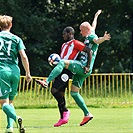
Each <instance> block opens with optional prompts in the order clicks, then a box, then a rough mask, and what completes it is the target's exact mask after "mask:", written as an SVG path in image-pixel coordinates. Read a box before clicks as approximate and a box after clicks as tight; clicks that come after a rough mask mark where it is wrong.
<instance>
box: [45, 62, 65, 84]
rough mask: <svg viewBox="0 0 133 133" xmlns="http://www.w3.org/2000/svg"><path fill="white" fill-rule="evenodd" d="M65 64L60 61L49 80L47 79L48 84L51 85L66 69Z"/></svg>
mask: <svg viewBox="0 0 133 133" xmlns="http://www.w3.org/2000/svg"><path fill="white" fill-rule="evenodd" d="M64 67H65V63H64V61H63V60H62V61H60V62H59V63H58V64H57V66H55V68H54V69H53V70H52V71H51V73H50V74H49V76H48V78H47V79H46V82H47V83H48V84H49V82H51V81H52V80H53V79H55V78H56V77H57V76H58V75H59V74H60V73H61V72H62V71H63V69H64Z"/></svg>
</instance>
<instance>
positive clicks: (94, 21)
mask: <svg viewBox="0 0 133 133" xmlns="http://www.w3.org/2000/svg"><path fill="white" fill-rule="evenodd" d="M101 12H102V10H98V11H97V12H96V14H95V16H94V20H93V22H92V28H93V30H95V29H96V26H97V18H98V16H99V15H100V14H101Z"/></svg>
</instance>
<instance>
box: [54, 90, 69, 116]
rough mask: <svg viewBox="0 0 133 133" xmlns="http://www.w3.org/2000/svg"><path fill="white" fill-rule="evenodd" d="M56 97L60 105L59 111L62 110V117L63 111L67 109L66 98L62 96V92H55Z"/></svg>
mask: <svg viewBox="0 0 133 133" xmlns="http://www.w3.org/2000/svg"><path fill="white" fill-rule="evenodd" d="M52 95H53V96H54V97H55V99H56V100H57V102H58V107H59V111H60V117H61V118H63V112H64V111H67V108H66V106H65V102H64V101H65V98H64V97H62V95H61V94H60V92H59V91H58V92H55V93H54V94H52Z"/></svg>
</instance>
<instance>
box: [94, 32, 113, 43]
mask: <svg viewBox="0 0 133 133" xmlns="http://www.w3.org/2000/svg"><path fill="white" fill-rule="evenodd" d="M110 39H111V35H110V33H107V31H105V33H104V36H103V37H99V38H95V39H93V41H94V42H95V43H96V44H101V43H102V42H104V41H106V40H110Z"/></svg>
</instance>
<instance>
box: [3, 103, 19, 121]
mask: <svg viewBox="0 0 133 133" xmlns="http://www.w3.org/2000/svg"><path fill="white" fill-rule="evenodd" d="M2 110H3V111H4V112H5V114H6V115H7V116H8V117H10V118H12V119H13V120H14V121H15V122H16V119H17V116H16V113H15V112H14V108H13V107H11V106H10V105H9V104H7V103H5V104H3V106H2Z"/></svg>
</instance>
